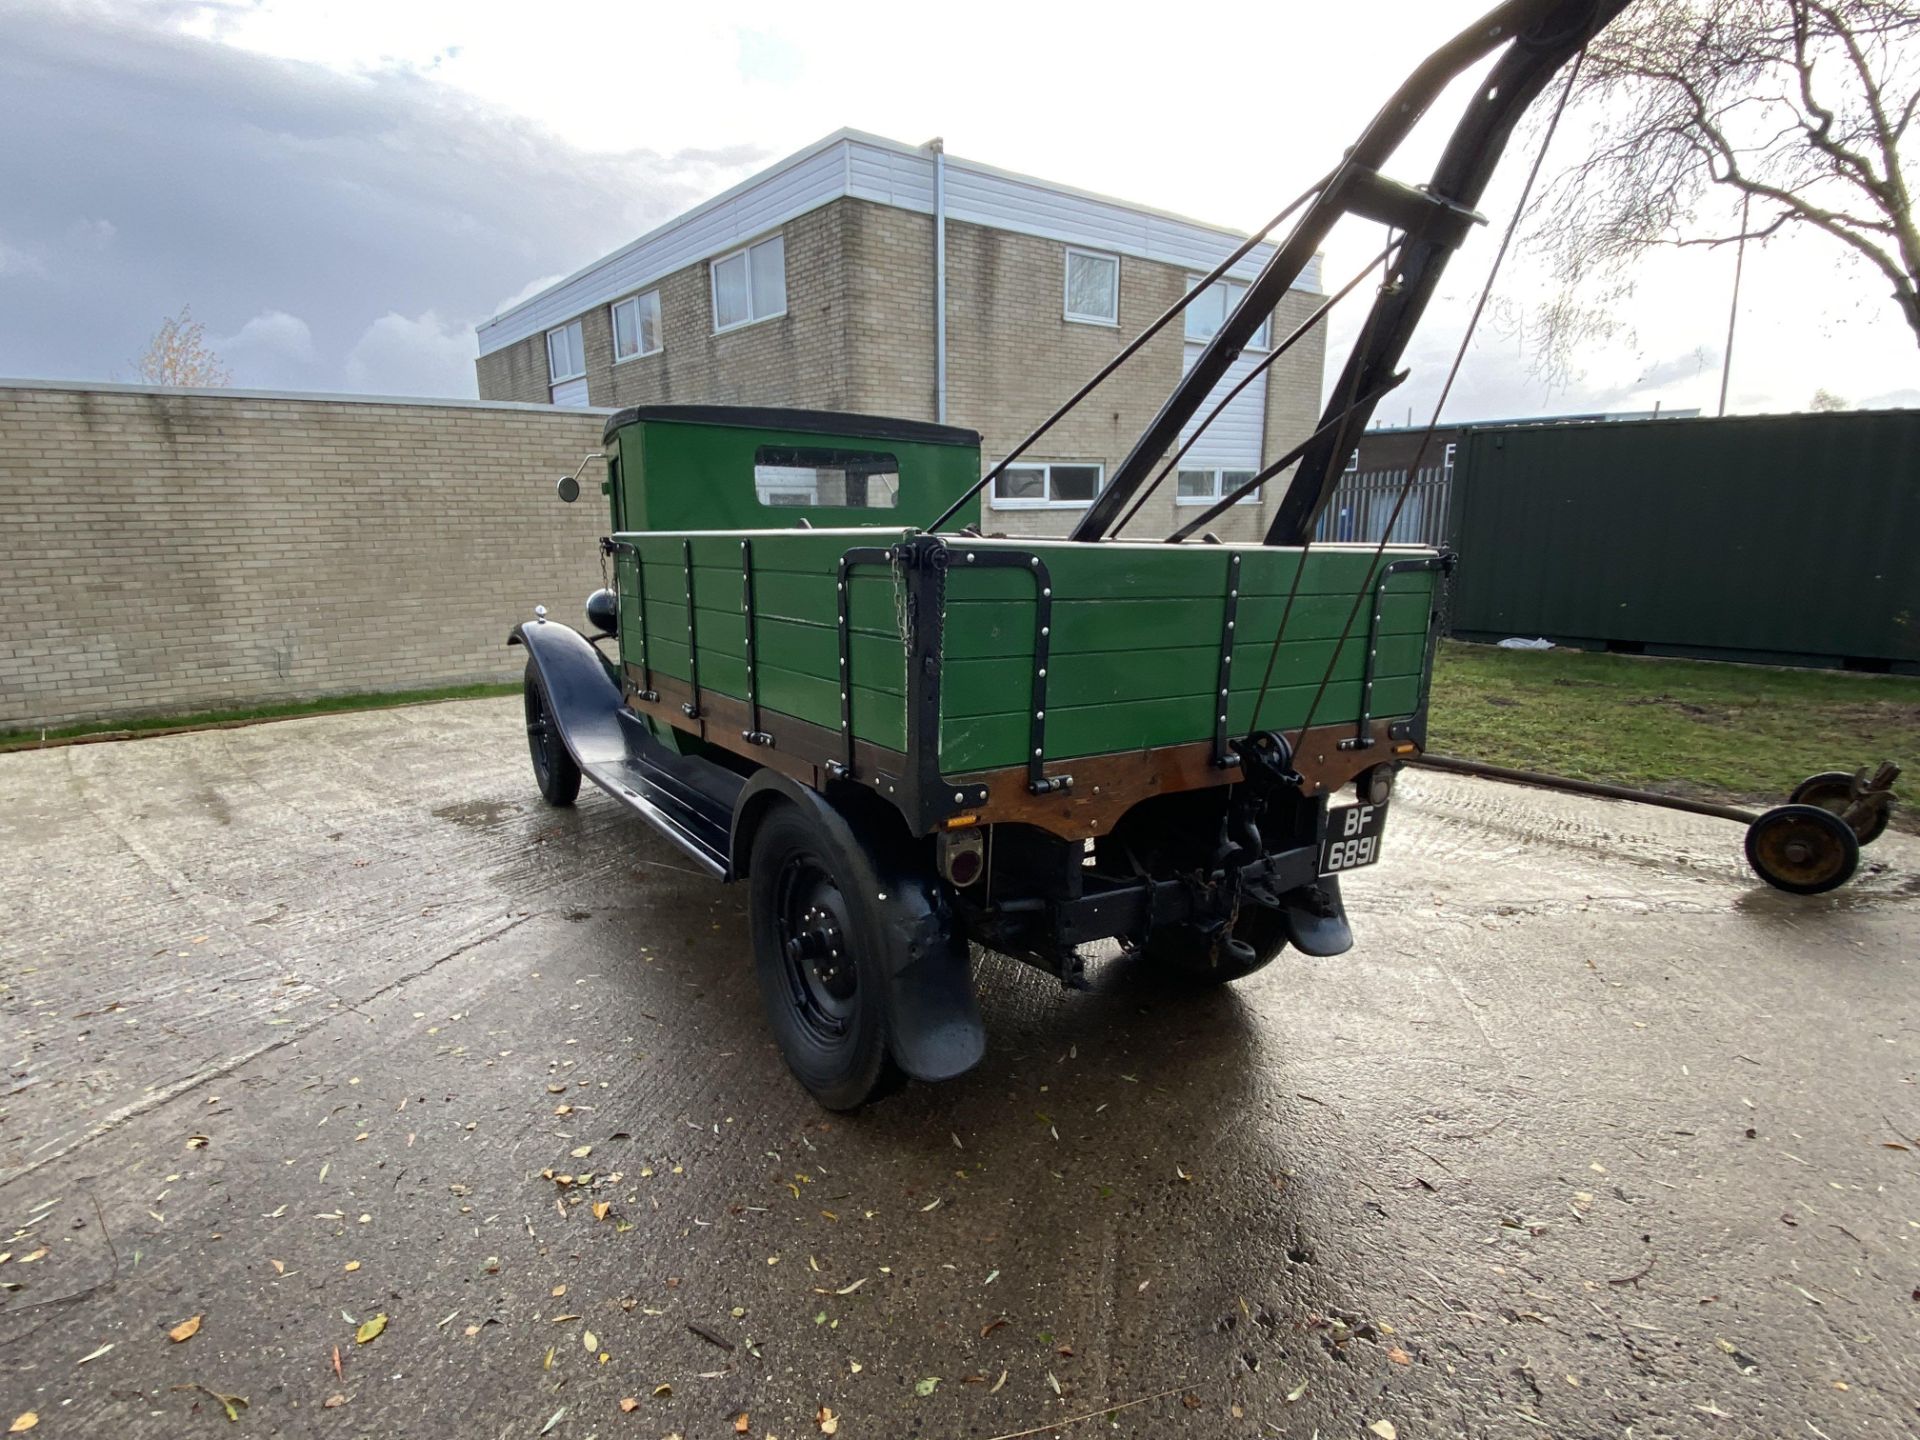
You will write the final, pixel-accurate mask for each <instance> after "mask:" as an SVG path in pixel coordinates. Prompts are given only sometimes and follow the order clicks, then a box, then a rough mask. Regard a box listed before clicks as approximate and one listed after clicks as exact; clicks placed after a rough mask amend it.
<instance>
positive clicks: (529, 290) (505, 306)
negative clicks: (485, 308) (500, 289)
mask: <svg viewBox="0 0 1920 1440" xmlns="http://www.w3.org/2000/svg"><path fill="white" fill-rule="evenodd" d="M566 278H567V272H566V271H564V270H562V271H556V272H555V273H554V274H552V275H542V276H541V277H540V278H539V279H537V280H529V281H528V282H527V283H526V284H524V285H522V286H521V287H520V288H519V289H518V290H516V291H514V292H513V294H511V295H509V296H507V298H506V299H504V300H499V301H496V302H495V303H494V307H493V309H492V310H491V311H489V312H488V314H489V315H504V314H506V313H507V311H509V310H511V309H513V307H514V306H516V305H518V304H519V303H520V302H521V301H522V300H531V299H532V298H533V297H534V296H536V295H538V294H539V293H540V292H541V291H542V290H544V289H546V288H547V287H548V286H549V285H558V284H559V283H560V282H561V281H562V280H564V279H566Z"/></svg>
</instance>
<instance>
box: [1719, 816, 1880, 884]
mask: <svg viewBox="0 0 1920 1440" xmlns="http://www.w3.org/2000/svg"><path fill="white" fill-rule="evenodd" d="M1747 863H1748V864H1749V865H1751V866H1753V871H1754V874H1756V875H1758V876H1759V877H1760V878H1761V879H1762V880H1764V881H1766V882H1767V884H1769V885H1771V886H1773V888H1774V889H1776V890H1785V891H1787V892H1788V893H1790V894H1793V895H1819V894H1822V893H1824V892H1825V891H1828V890H1833V889H1836V888H1837V887H1839V886H1841V885H1844V884H1846V883H1847V881H1849V880H1851V879H1852V878H1853V872H1854V870H1855V869H1857V868H1858V867H1859V864H1860V840H1859V837H1858V836H1856V835H1855V834H1854V833H1853V829H1852V827H1851V826H1849V825H1848V824H1847V822H1846V821H1844V820H1842V819H1841V818H1840V817H1839V816H1838V815H1836V814H1834V813H1833V812H1832V811H1831V810H1823V809H1821V808H1820V807H1819V806H1818V805H1782V806H1779V807H1778V808H1777V809H1773V810H1769V811H1767V812H1766V813H1765V814H1764V815H1762V816H1760V817H1759V818H1758V819H1757V820H1755V821H1754V822H1753V823H1752V824H1751V825H1749V826H1748V827H1747Z"/></svg>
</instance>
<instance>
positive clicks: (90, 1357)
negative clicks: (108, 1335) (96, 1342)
mask: <svg viewBox="0 0 1920 1440" xmlns="http://www.w3.org/2000/svg"><path fill="white" fill-rule="evenodd" d="M112 1348H113V1342H112V1341H108V1342H107V1343H106V1344H105V1345H102V1346H101V1347H100V1348H99V1349H98V1350H95V1351H94V1352H93V1353H92V1354H90V1355H82V1356H81V1357H80V1358H79V1359H78V1360H76V1361H74V1362H73V1363H74V1364H75V1365H84V1364H86V1363H87V1361H89V1360H98V1359H99V1358H100V1357H101V1356H102V1355H104V1354H106V1353H107V1352H108V1351H109V1350H111V1349H112Z"/></svg>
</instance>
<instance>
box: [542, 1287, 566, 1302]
mask: <svg viewBox="0 0 1920 1440" xmlns="http://www.w3.org/2000/svg"><path fill="white" fill-rule="evenodd" d="M547 1293H548V1294H549V1295H551V1296H553V1298H554V1299H556V1300H558V1299H559V1298H560V1297H561V1296H562V1295H564V1294H566V1293H567V1287H566V1286H564V1285H556V1286H554V1287H553V1289H551V1290H549V1291H548V1292H547Z"/></svg>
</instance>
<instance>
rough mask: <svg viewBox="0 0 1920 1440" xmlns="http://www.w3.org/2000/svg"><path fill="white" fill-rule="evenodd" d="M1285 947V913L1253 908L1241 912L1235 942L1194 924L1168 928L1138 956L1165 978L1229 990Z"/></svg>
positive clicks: (1137, 950)
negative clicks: (1232, 984)
mask: <svg viewBox="0 0 1920 1440" xmlns="http://www.w3.org/2000/svg"><path fill="white" fill-rule="evenodd" d="M1235 942H1237V943H1235ZM1286 948H1287V929H1286V922H1285V920H1284V919H1283V918H1282V917H1281V914H1280V912H1279V911H1278V910H1272V909H1269V908H1268V907H1267V906H1265V905H1254V904H1251V903H1249V904H1245V905H1242V906H1241V907H1240V915H1239V918H1238V919H1237V920H1236V921H1235V922H1234V926H1233V936H1232V941H1229V940H1228V938H1227V936H1226V935H1225V934H1223V933H1216V934H1213V935H1208V934H1206V933H1204V932H1202V931H1200V930H1196V929H1194V928H1193V927H1192V926H1190V925H1163V926H1161V927H1160V928H1159V929H1157V930H1155V931H1154V932H1153V933H1152V934H1150V935H1149V936H1148V937H1147V941H1146V943H1145V944H1144V945H1140V946H1136V947H1135V948H1134V951H1133V953H1134V954H1135V955H1137V956H1139V957H1140V959H1141V960H1143V961H1144V962H1145V963H1146V964H1148V965H1150V966H1152V967H1153V968H1154V969H1156V970H1158V971H1160V972H1161V973H1162V974H1165V975H1168V976H1173V977H1177V978H1179V979H1181V980H1186V981H1189V982H1191V983H1193V984H1196V985H1225V984H1228V983H1230V982H1232V981H1234V980H1244V979H1245V978H1246V977H1247V976H1249V975H1251V974H1253V972H1254V971H1256V970H1259V969H1261V968H1263V967H1264V966H1266V965H1267V964H1268V963H1269V962H1271V961H1272V959H1273V958H1274V956H1276V955H1278V954H1279V953H1280V952H1281V951H1282V950H1284V949H1286Z"/></svg>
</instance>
